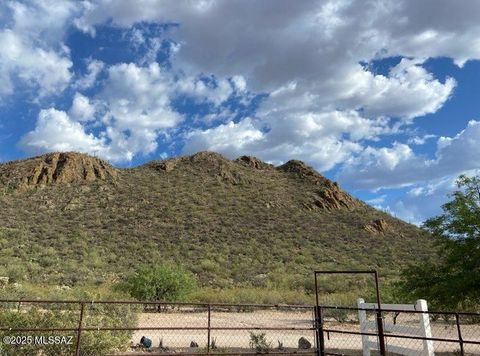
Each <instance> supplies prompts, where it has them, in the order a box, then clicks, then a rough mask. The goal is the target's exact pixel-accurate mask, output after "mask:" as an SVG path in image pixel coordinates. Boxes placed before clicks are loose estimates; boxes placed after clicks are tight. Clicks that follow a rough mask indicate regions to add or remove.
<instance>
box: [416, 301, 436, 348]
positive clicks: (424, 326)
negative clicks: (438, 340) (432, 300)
mask: <svg viewBox="0 0 480 356" xmlns="http://www.w3.org/2000/svg"><path fill="white" fill-rule="evenodd" d="M415 310H418V311H420V312H426V311H428V307H427V301H426V300H424V299H419V300H417V302H416V303H415ZM419 319H420V330H421V333H422V336H423V337H426V338H431V337H432V329H431V327H430V317H429V315H428V314H427V313H420V318H419ZM423 355H424V356H433V355H434V349H433V341H432V340H423Z"/></svg>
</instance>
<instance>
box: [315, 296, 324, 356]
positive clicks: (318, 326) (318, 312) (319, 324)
mask: <svg viewBox="0 0 480 356" xmlns="http://www.w3.org/2000/svg"><path fill="white" fill-rule="evenodd" d="M315 331H316V339H317V355H318V356H325V337H324V336H323V315H322V307H321V306H315Z"/></svg>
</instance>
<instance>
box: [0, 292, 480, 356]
mask: <svg viewBox="0 0 480 356" xmlns="http://www.w3.org/2000/svg"><path fill="white" fill-rule="evenodd" d="M362 313H363V314H362ZM422 318H423V319H422ZM379 320H380V321H381V323H382V326H383V328H382V329H383V331H382V330H381V331H379V330H378V328H377V325H378V324H377V323H378V322H379ZM422 320H423V321H422ZM420 321H422V322H423V323H424V324H425V323H426V324H428V333H427V334H422V333H421V332H418V329H417V328H418V325H419V322H420ZM382 333H383V340H384V343H385V347H386V353H387V354H389V355H399V354H405V355H480V313H444V312H431V311H429V312H422V311H403V310H387V309H384V310H381V311H380V313H379V311H378V310H376V309H363V308H359V307H357V308H345V307H330V306H320V307H314V306H287V305H230V304H191V303H157V302H151V303H143V302H130V301H128V302H127V301H124V302H121V301H115V302H114V301H109V302H106V301H103V302H87V301H37V300H31V301H25V300H24V301H17V300H8V301H0V356H7V355H8V356H11V355H20V356H23V355H28V356H31V355H33V356H40V355H42V356H44V355H46V356H49V355H52V356H53V355H84V356H90V355H92V356H93V355H95V356H97V355H139V354H145V353H147V354H149V355H155V354H176V355H181V354H230V355H234V354H257V353H269V354H311V355H365V356H368V355H370V354H371V355H376V354H379V351H378V350H379V341H380V337H381V336H380V335H381V334H382Z"/></svg>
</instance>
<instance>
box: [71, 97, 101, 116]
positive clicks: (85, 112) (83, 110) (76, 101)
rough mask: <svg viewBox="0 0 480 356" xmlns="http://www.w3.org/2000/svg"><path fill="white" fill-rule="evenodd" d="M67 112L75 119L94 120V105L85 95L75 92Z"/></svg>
mask: <svg viewBox="0 0 480 356" xmlns="http://www.w3.org/2000/svg"><path fill="white" fill-rule="evenodd" d="M68 114H69V115H70V116H71V117H72V118H73V119H75V120H77V121H93V120H95V106H94V105H92V103H91V102H90V100H89V99H88V98H87V97H86V96H84V95H82V94H80V93H75V96H74V97H73V103H72V106H71V107H70V110H69V112H68Z"/></svg>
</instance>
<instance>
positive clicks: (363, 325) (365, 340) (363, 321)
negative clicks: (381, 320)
mask: <svg viewBox="0 0 480 356" xmlns="http://www.w3.org/2000/svg"><path fill="white" fill-rule="evenodd" d="M363 303H365V300H364V299H363V298H358V299H357V307H358V321H359V322H360V333H361V334H362V349H363V356H370V339H369V336H368V335H365V333H368V318H367V312H366V311H365V310H361V309H360V308H363V307H364V306H363Z"/></svg>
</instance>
